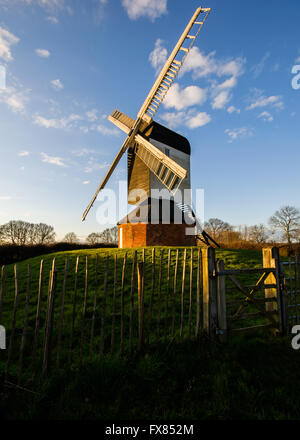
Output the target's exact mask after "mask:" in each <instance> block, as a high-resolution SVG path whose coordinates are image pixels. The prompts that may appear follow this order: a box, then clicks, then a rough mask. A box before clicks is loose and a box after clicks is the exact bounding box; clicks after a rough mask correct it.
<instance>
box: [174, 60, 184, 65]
mask: <svg viewBox="0 0 300 440" xmlns="http://www.w3.org/2000/svg"><path fill="white" fill-rule="evenodd" d="M173 63H175V64H178V66H182V62H181V61H177V60H173Z"/></svg>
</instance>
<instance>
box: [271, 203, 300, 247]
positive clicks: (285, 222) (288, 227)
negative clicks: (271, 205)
mask: <svg viewBox="0 0 300 440" xmlns="http://www.w3.org/2000/svg"><path fill="white" fill-rule="evenodd" d="M269 224H270V226H271V228H273V229H275V230H279V231H281V232H282V233H283V237H284V238H285V239H286V241H287V242H288V244H289V245H290V244H291V243H292V240H293V239H295V238H296V237H297V235H298V231H299V228H300V211H299V210H298V209H297V208H295V207H293V206H284V207H282V208H281V209H280V210H279V211H276V212H275V214H274V215H273V216H272V217H271V218H270V220H269Z"/></svg>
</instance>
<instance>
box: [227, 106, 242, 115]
mask: <svg viewBox="0 0 300 440" xmlns="http://www.w3.org/2000/svg"><path fill="white" fill-rule="evenodd" d="M227 111H228V113H230V114H232V113H238V114H240V113H241V110H240V109H239V108H236V107H235V106H234V105H231V106H230V107H228V109H227Z"/></svg>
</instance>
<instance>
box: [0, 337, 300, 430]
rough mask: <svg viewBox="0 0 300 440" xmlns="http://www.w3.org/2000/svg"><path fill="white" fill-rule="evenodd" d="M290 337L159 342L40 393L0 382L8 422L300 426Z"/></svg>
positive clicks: (56, 380)
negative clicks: (271, 423) (273, 422)
mask: <svg viewBox="0 0 300 440" xmlns="http://www.w3.org/2000/svg"><path fill="white" fill-rule="evenodd" d="M289 344H290V341H289V340H286V339H277V338H266V337H264V338H263V337H261V336H257V335H256V336H254V335H252V336H245V337H241V338H234V339H232V340H231V341H230V342H229V344H228V345H225V346H224V345H219V344H214V343H212V342H211V341H208V340H207V339H205V338H204V339H201V340H199V341H198V342H185V343H181V344H172V345H165V344H157V345H155V346H152V347H150V348H148V349H147V350H146V351H145V352H143V353H140V354H139V355H137V356H135V358H133V359H131V360H125V359H124V360H120V359H119V358H117V357H114V358H104V359H102V360H101V361H99V360H98V361H94V362H90V363H86V364H85V365H84V366H83V368H82V369H81V370H80V371H79V370H73V371H72V374H69V373H68V372H66V371H61V372H60V373H59V374H56V375H52V376H51V377H50V378H49V379H47V380H46V381H44V382H43V384H42V385H41V386H40V388H39V390H38V394H37V395H32V394H30V393H28V392H26V391H18V390H15V391H14V390H12V389H9V388H4V389H2V391H1V384H0V413H1V415H2V418H3V419H10V420H15V419H24V420H28V419H29V420H37V419H47V420H66V419H67V420H114V422H117V421H118V420H153V421H154V420H164V421H172V420H173V421H174V420H176V421H179V422H180V420H191V421H192V420H283V419H290V420H298V419H299V418H300V411H299V408H300V383H299V374H298V370H299V361H300V352H296V351H293V350H292V349H291V347H290V345H289Z"/></svg>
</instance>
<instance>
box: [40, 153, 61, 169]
mask: <svg viewBox="0 0 300 440" xmlns="http://www.w3.org/2000/svg"><path fill="white" fill-rule="evenodd" d="M41 156H42V162H45V163H49V164H51V165H57V166H59V167H66V165H65V164H64V162H63V159H62V158H61V157H54V156H48V154H46V153H41Z"/></svg>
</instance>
